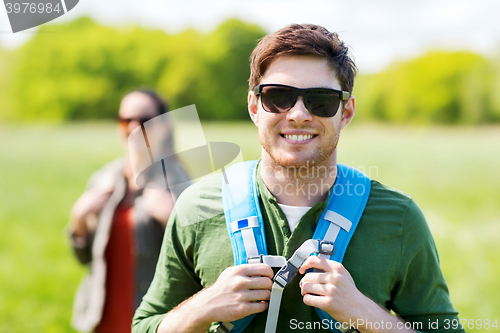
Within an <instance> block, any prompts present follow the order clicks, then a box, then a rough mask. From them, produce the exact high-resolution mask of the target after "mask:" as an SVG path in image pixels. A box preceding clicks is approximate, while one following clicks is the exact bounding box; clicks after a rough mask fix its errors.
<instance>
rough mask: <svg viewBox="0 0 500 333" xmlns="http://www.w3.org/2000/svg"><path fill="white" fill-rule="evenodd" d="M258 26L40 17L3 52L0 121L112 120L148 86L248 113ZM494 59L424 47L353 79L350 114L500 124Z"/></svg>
mask: <svg viewBox="0 0 500 333" xmlns="http://www.w3.org/2000/svg"><path fill="white" fill-rule="evenodd" d="M263 35H264V31H263V30H262V29H261V28H260V27H258V26H256V25H251V24H247V23H244V22H241V21H239V20H236V19H231V20H228V21H226V22H224V23H223V24H221V25H220V26H219V27H218V28H217V29H215V30H214V31H212V32H210V33H208V34H202V33H200V32H198V31H196V30H194V29H188V30H186V31H183V32H181V33H178V34H175V35H169V34H167V33H165V32H163V31H160V30H148V29H145V28H142V27H128V28H121V29H117V28H111V27H106V26H102V25H99V24H97V23H95V22H93V21H92V20H91V19H90V18H87V17H83V18H79V19H77V20H75V21H73V22H69V23H65V24H62V25H43V26H42V27H41V28H40V29H39V30H38V32H37V34H36V35H35V37H34V38H33V39H32V40H30V41H29V42H28V43H26V44H25V45H24V46H22V47H20V48H18V49H16V50H13V51H9V52H7V51H2V50H0V120H12V121H35V120H37V121H39V120H42V121H68V120H81V119H112V118H114V117H116V113H117V109H118V105H119V103H120V99H121V98H122V97H123V95H124V94H126V93H127V92H128V91H130V90H132V89H134V88H137V87H154V88H156V89H158V90H159V91H160V92H161V93H162V94H163V95H165V96H167V97H168V99H169V101H170V104H171V108H179V107H183V106H186V105H190V104H196V106H197V109H198V113H199V115H200V118H201V119H203V120H240V119H248V113H247V111H246V108H247V107H246V103H247V101H246V96H247V90H248V87H247V80H248V77H249V74H250V73H249V56H250V53H251V52H252V50H253V48H254V47H255V45H256V43H257V40H258V39H259V38H261V37H262V36H263ZM498 91H500V58H499V59H496V60H495V59H487V58H485V57H483V56H480V55H478V54H474V53H472V52H465V51H462V52H443V51H441V52H430V53H428V54H425V55H423V56H421V57H419V58H416V59H413V60H408V61H404V62H398V63H395V64H393V65H392V66H390V67H389V68H388V69H387V70H385V71H383V72H381V73H378V74H373V75H360V76H359V77H358V78H357V80H356V84H355V91H354V94H355V96H356V98H357V99H356V100H357V110H358V112H357V117H356V118H357V119H359V120H378V121H385V122H396V123H416V124H423V123H442V124H479V123H487V122H500V94H498V93H497V92H498Z"/></svg>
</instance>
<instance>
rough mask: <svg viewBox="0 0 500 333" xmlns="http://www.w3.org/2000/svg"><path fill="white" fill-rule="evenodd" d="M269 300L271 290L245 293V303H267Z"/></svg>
mask: <svg viewBox="0 0 500 333" xmlns="http://www.w3.org/2000/svg"><path fill="white" fill-rule="evenodd" d="M270 298H271V290H265V289H257V290H248V291H247V292H246V293H245V301H248V302H256V301H269V299H270Z"/></svg>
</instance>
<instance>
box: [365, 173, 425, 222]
mask: <svg viewBox="0 0 500 333" xmlns="http://www.w3.org/2000/svg"><path fill="white" fill-rule="evenodd" d="M365 211H366V212H367V213H369V214H374V215H377V216H381V215H382V216H385V217H387V218H388V219H391V220H392V219H397V220H399V221H400V222H403V221H404V220H405V219H406V218H407V217H408V214H411V215H415V214H419V215H420V214H421V211H420V208H419V207H418V206H417V204H416V203H415V201H414V200H413V198H412V197H411V195H409V194H408V193H405V192H403V191H400V190H398V189H396V188H393V187H390V186H388V185H386V184H383V183H381V182H379V181H377V180H371V190H370V196H369V197H368V202H367V204H366V209H365ZM422 217H423V215H422Z"/></svg>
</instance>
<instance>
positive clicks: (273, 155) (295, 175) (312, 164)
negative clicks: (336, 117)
mask: <svg viewBox="0 0 500 333" xmlns="http://www.w3.org/2000/svg"><path fill="white" fill-rule="evenodd" d="M339 137H340V133H339V131H336V134H335V136H334V137H333V140H332V141H331V142H328V144H327V145H324V146H317V147H316V148H315V149H314V151H312V152H306V154H305V156H306V157H305V158H299V159H296V158H294V156H293V153H291V154H288V153H283V152H280V150H281V149H273V148H272V147H271V146H272V142H269V141H268V137H267V136H266V135H265V133H264V135H261V136H260V142H261V146H262V148H263V150H264V151H265V153H266V154H267V155H268V156H266V157H265V156H263V159H265V160H267V162H268V163H266V165H265V167H266V168H267V169H268V170H265V171H264V170H263V171H264V172H267V173H268V175H274V176H275V177H280V176H283V177H285V178H288V179H289V180H294V181H296V182H297V184H307V183H310V182H314V181H315V180H316V179H318V178H327V177H328V176H329V175H331V174H332V173H336V155H335V153H336V149H337V144H338V141H339ZM301 154H302V153H301Z"/></svg>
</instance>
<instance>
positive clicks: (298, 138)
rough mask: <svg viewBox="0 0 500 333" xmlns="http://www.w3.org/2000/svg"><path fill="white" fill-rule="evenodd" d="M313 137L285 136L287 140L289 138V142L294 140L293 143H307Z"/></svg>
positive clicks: (309, 135) (301, 135)
mask: <svg viewBox="0 0 500 333" xmlns="http://www.w3.org/2000/svg"><path fill="white" fill-rule="evenodd" d="M312 137H313V136H312V135H311V134H306V135H303V134H300V135H285V138H287V139H288V140H292V141H305V140H309V139H310V138H312Z"/></svg>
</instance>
